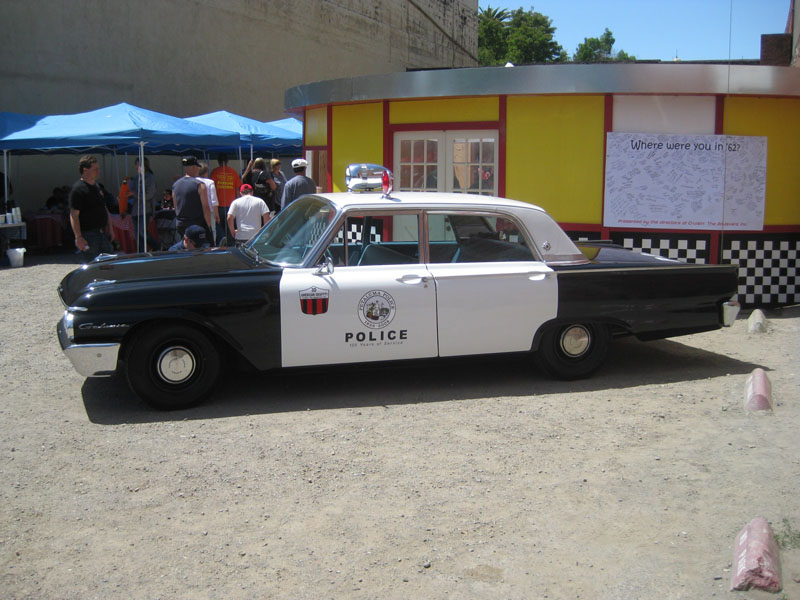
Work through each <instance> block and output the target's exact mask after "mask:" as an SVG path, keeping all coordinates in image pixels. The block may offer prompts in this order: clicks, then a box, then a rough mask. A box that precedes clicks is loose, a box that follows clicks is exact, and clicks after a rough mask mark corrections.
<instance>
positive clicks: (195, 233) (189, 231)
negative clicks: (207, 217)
mask: <svg viewBox="0 0 800 600" xmlns="http://www.w3.org/2000/svg"><path fill="white" fill-rule="evenodd" d="M183 235H185V236H186V237H187V238H189V239H190V240H192V241H193V242H194V244H195V246H197V247H198V248H202V247H203V246H205V245H206V244H207V243H208V239H207V236H206V230H205V229H203V228H202V227H200V225H189V226H188V227H187V228H186V231H184V232H183Z"/></svg>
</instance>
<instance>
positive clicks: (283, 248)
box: [247, 196, 336, 265]
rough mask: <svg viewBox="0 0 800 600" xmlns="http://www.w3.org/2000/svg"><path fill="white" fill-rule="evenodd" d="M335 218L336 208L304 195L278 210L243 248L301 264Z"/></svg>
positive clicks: (275, 258)
mask: <svg viewBox="0 0 800 600" xmlns="http://www.w3.org/2000/svg"><path fill="white" fill-rule="evenodd" d="M335 218H336V209H335V208H334V207H333V206H332V205H331V204H330V203H329V202H328V201H327V200H324V199H322V198H318V197H316V196H304V197H302V198H299V199H298V200H295V201H294V202H292V203H291V204H290V205H289V206H287V207H286V208H285V209H284V210H282V211H281V212H280V213H278V215H277V216H276V217H275V218H274V219H272V220H271V221H270V222H269V223H268V224H267V226H266V227H265V228H264V229H262V230H261V231H260V232H259V233H257V234H256V235H255V237H253V239H252V240H250V242H248V244H247V248H249V249H250V250H254V251H256V252H257V253H258V256H259V258H262V259H265V260H268V261H269V262H273V263H279V264H283V265H301V264H303V261H304V260H305V257H306V255H307V254H308V252H309V250H311V248H313V247H314V245H315V244H316V243H317V240H319V239H320V238H321V237H322V236H323V235H324V234H325V232H326V231H327V230H328V227H329V226H330V224H331V223H332V222H333V221H334V220H335Z"/></svg>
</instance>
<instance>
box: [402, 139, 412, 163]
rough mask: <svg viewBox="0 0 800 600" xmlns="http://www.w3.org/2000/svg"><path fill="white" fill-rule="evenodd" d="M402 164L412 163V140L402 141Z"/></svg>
mask: <svg viewBox="0 0 800 600" xmlns="http://www.w3.org/2000/svg"><path fill="white" fill-rule="evenodd" d="M400 162H402V163H409V162H411V140H401V141H400Z"/></svg>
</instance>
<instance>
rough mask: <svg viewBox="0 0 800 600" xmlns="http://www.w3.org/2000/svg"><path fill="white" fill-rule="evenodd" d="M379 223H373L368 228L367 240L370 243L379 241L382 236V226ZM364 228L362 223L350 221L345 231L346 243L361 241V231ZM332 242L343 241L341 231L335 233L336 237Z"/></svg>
mask: <svg viewBox="0 0 800 600" xmlns="http://www.w3.org/2000/svg"><path fill="white" fill-rule="evenodd" d="M380 225H381V224H380V223H374V224H373V225H372V226H371V227H370V230H369V241H370V243H373V242H380V241H381V238H382V229H383V228H382V227H381V226H380ZM363 230H364V224H363V223H362V222H350V223H349V229H348V231H347V243H348V244H356V243H360V242H361V236H362V232H363ZM333 242H334V243H336V244H341V243H342V242H344V236H343V235H342V231H341V230H339V232H338V233H337V234H336V237H335V238H334V239H333Z"/></svg>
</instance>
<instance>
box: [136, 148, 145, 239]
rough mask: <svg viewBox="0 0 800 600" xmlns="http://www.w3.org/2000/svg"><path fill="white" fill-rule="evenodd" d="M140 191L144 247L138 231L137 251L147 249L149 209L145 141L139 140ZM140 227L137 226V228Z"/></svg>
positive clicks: (140, 215)
mask: <svg viewBox="0 0 800 600" xmlns="http://www.w3.org/2000/svg"><path fill="white" fill-rule="evenodd" d="M139 171H140V175H139V186H140V187H139V192H140V193H141V204H140V205H139V225H140V226H141V227H142V238H143V241H144V248H141V249H140V248H139V232H138V231H137V232H136V252H141V251H146V250H147V210H146V208H145V203H146V199H145V197H144V195H145V193H146V192H145V189H146V187H145V183H144V180H145V178H146V177H147V171H145V168H144V142H139ZM138 229H139V228H138V227H137V230H138Z"/></svg>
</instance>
